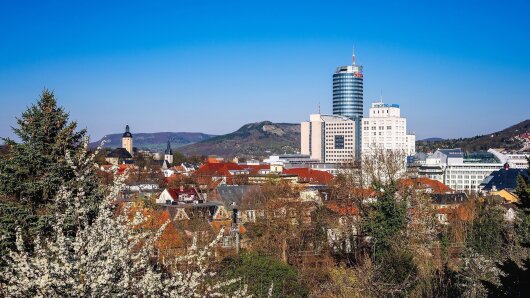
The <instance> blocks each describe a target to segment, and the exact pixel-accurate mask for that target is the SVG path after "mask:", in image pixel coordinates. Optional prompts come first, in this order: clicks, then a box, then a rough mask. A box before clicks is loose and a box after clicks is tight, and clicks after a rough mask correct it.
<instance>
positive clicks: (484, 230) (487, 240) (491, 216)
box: [467, 203, 506, 258]
mask: <svg viewBox="0 0 530 298" xmlns="http://www.w3.org/2000/svg"><path fill="white" fill-rule="evenodd" d="M505 232H506V227H505V224H504V211H503V209H502V208H501V207H498V206H495V205H490V204H488V203H485V204H479V205H478V206H477V216H476V218H475V220H474V221H473V223H472V225H471V229H470V230H469V234H468V239H467V246H468V247H470V248H471V249H473V251H475V252H477V253H479V254H481V255H483V256H487V257H490V258H495V257H499V256H500V255H501V250H502V248H503V244H504V237H503V235H504V233H505Z"/></svg>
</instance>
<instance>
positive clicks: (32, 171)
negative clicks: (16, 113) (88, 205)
mask: <svg viewBox="0 0 530 298" xmlns="http://www.w3.org/2000/svg"><path fill="white" fill-rule="evenodd" d="M17 124H18V127H17V128H13V131H14V133H15V134H16V135H17V136H18V137H19V138H20V140H21V143H16V142H15V141H13V140H11V139H5V140H4V141H5V143H6V144H7V145H8V146H9V147H10V152H9V154H8V155H7V156H2V157H1V158H0V181H1V182H0V193H1V194H4V195H6V196H9V197H14V198H15V199H17V200H18V201H24V202H27V203H29V204H30V205H31V207H34V208H35V207H38V206H39V205H42V204H46V203H49V202H50V201H51V200H52V199H53V197H54V196H55V193H56V192H57V190H58V189H59V187H60V185H62V184H63V182H64V181H68V180H70V179H72V178H73V176H74V173H73V171H72V170H71V169H70V168H69V167H68V165H67V163H66V159H65V156H66V152H67V151H69V150H70V151H74V150H77V149H78V148H79V147H80V146H81V145H82V139H83V137H84V136H85V133H86V132H85V131H84V130H81V131H78V132H76V131H75V129H76V127H77V124H76V123H75V122H70V123H69V122H68V114H67V113H66V112H65V111H64V110H63V109H62V108H60V107H57V103H56V101H55V96H54V95H53V93H52V92H51V91H48V90H44V91H43V92H42V94H41V96H40V100H39V101H38V102H37V104H35V105H32V106H31V107H30V108H29V109H28V110H27V111H25V112H24V113H23V114H22V117H21V118H18V119H17Z"/></svg>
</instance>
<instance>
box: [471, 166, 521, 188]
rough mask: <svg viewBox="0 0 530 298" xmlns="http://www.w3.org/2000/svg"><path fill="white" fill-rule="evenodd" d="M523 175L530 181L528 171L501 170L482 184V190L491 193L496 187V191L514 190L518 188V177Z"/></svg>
mask: <svg viewBox="0 0 530 298" xmlns="http://www.w3.org/2000/svg"><path fill="white" fill-rule="evenodd" d="M519 175H522V176H524V177H526V179H530V175H529V174H528V170H526V169H500V170H497V171H495V172H493V173H491V175H489V176H488V177H486V178H485V179H484V181H483V182H482V183H481V187H482V190H485V191H491V190H492V189H493V187H494V186H495V189H496V190H501V189H506V190H514V189H515V188H516V187H517V177H518V176H519Z"/></svg>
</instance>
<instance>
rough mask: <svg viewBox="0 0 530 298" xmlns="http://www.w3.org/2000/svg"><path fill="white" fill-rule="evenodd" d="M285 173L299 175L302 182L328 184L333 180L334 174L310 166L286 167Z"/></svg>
mask: <svg viewBox="0 0 530 298" xmlns="http://www.w3.org/2000/svg"><path fill="white" fill-rule="evenodd" d="M283 173H284V174H291V175H297V176H298V178H299V180H300V181H301V182H309V183H318V184H328V183H330V182H331V180H333V175H332V174H330V173H328V172H325V171H319V170H313V169H310V168H294V169H284V170H283Z"/></svg>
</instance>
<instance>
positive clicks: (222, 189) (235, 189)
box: [217, 185, 259, 207]
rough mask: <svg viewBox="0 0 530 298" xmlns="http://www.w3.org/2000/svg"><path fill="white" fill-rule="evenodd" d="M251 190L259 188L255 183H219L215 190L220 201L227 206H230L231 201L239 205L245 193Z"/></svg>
mask: <svg viewBox="0 0 530 298" xmlns="http://www.w3.org/2000/svg"><path fill="white" fill-rule="evenodd" d="M252 190H259V186H257V185H220V186H219V187H217V191H218V192H219V195H220V196H221V201H222V202H223V204H224V205H225V206H227V207H229V206H232V203H236V204H237V205H238V206H239V205H241V201H242V200H243V197H244V196H245V194H246V193H247V192H249V191H252Z"/></svg>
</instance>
